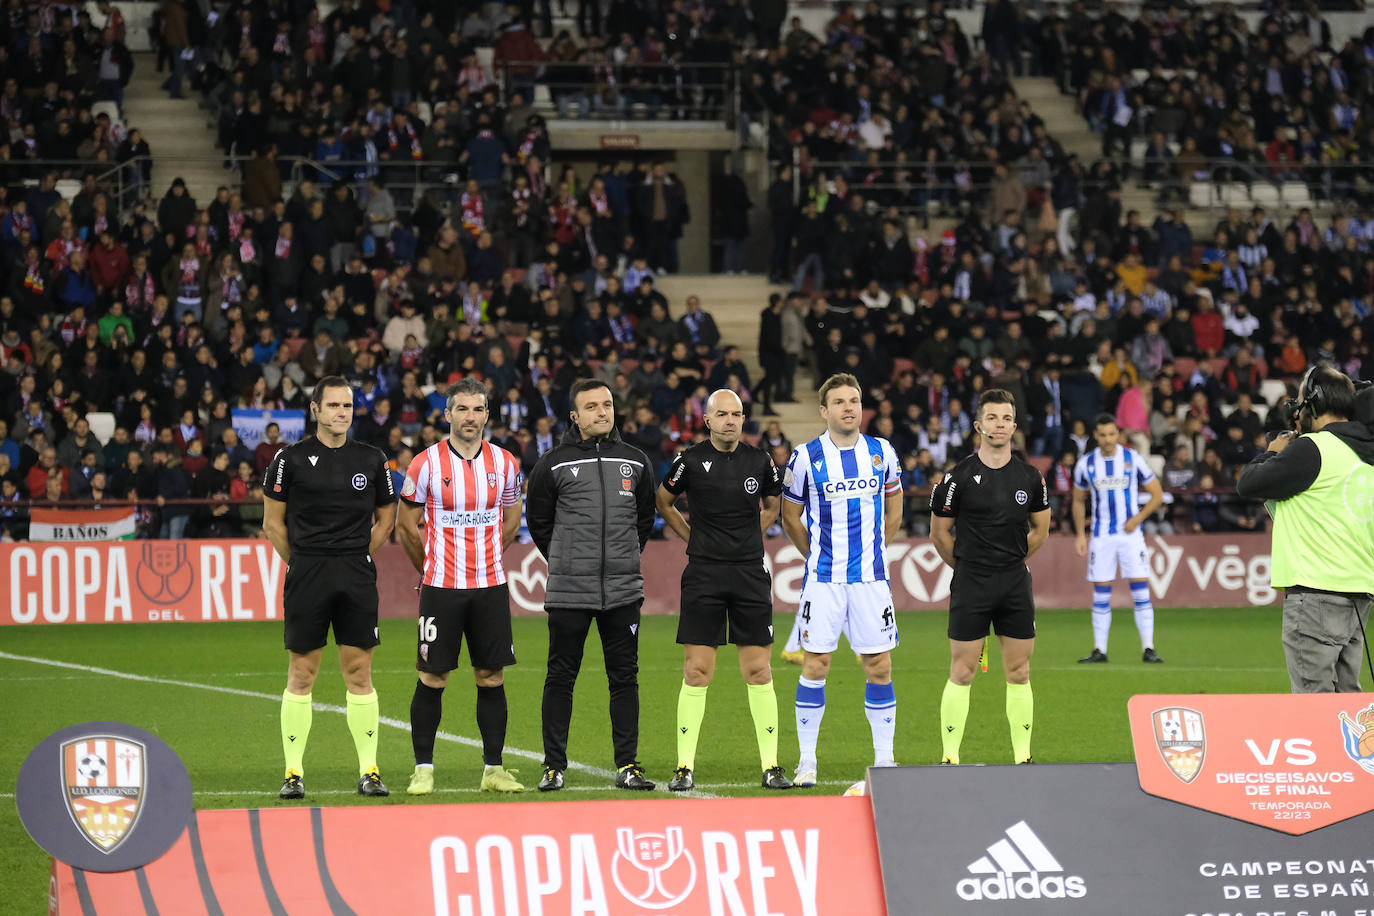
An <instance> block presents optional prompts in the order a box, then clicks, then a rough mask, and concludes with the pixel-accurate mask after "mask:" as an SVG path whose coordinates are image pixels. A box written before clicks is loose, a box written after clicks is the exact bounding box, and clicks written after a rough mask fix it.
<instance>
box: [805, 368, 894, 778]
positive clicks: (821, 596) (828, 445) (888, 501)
mask: <svg viewBox="0 0 1374 916" xmlns="http://www.w3.org/2000/svg"><path fill="white" fill-rule="evenodd" d="M820 397H821V417H822V418H823V419H824V420H825V425H826V432H825V433H824V434H822V435H821V436H819V437H817V438H815V439H812V440H811V441H810V442H807V443H805V444H804V445H802V446H801V447H800V448H798V449H797V450H796V451H794V452H793V453H792V458H791V460H790V461H788V463H787V471H786V473H785V474H784V475H783V493H782V496H783V502H782V527H783V530H784V531H786V532H787V536H788V537H789V538H790V539H791V540H792V543H793V544H794V545H796V548H797V550H798V551H800V552H801V554H802V555H803V556H805V557H806V578H805V579H804V580H803V584H802V594H801V607H800V608H799V609H798V611H797V617H798V625H799V626H800V627H801V648H802V650H803V651H804V652H805V655H804V657H803V659H802V674H801V678H800V679H799V680H798V681H797V703H796V706H797V741H798V744H799V745H800V751H801V753H800V760H799V761H798V764H797V779H796V784H797V785H799V786H812V785H815V784H816V742H817V739H818V738H819V737H820V731H821V717H822V716H824V715H825V678H826V675H827V674H828V673H829V671H830V656H831V653H833V652H834V651H835V650H836V649H837V648H839V644H840V634H841V633H843V634H844V635H845V637H846V638H847V639H848V640H849V645H850V647H851V648H853V650H854V651H855V652H857V653H858V654H859V655H860V657H861V659H862V661H863V666H864V674H865V675H866V677H867V681H868V683H867V685H866V687H865V690H864V709H865V711H866V713H867V715H868V724H869V727H870V729H871V730H872V732H873V762H874V765H875V766H882V765H889V766H891V765H893V753H892V742H893V736H894V735H895V734H896V731H897V699H896V695H895V694H894V693H893V691H892V660H891V657H890V654H889V653H890V652H891V651H892V650H893V649H895V648H896V647H897V620H896V617H895V615H894V614H893V608H892V591H891V589H890V588H889V587H888V581H887V556H886V553H885V551H884V547H885V545H886V543H887V541H889V540H890V539H891V538H892V537H893V536H894V535H895V534H896V532H897V530H898V529H899V528H900V527H901V524H902V487H901V473H902V469H901V464H900V463H899V462H898V460H897V453H896V451H895V450H894V449H893V448H892V445H891V443H889V442H888V441H887V440H886V439H880V438H877V437H875V436H866V435H861V434H860V433H859V425H860V423H861V422H862V417H863V403H862V393H861V391H860V389H859V382H858V380H857V379H855V378H854V377H853V376H852V375H847V374H844V373H840V374H837V375H833V376H831V377H830V378H828V379H826V381H825V384H823V385H822V386H821V390H820Z"/></svg>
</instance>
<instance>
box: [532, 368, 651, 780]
mask: <svg viewBox="0 0 1374 916" xmlns="http://www.w3.org/2000/svg"><path fill="white" fill-rule="evenodd" d="M571 400H572V406H573V410H572V427H571V428H570V429H569V430H568V434H567V435H566V436H564V437H563V441H562V442H561V443H559V444H558V445H557V446H556V447H554V448H552V449H550V450H549V451H548V452H546V453H545V454H544V456H543V457H542V458H540V459H539V463H538V464H536V465H535V467H534V470H533V471H531V472H530V481H529V491H528V496H527V499H526V503H525V517H526V522H527V524H528V525H529V529H530V536H531V537H533V539H534V544H535V546H536V547H538V548H539V552H540V553H542V554H543V555H544V559H545V560H547V561H548V564H549V577H548V582H547V584H546V585H545V595H544V609H545V611H546V612H547V613H548V617H549V665H548V674H547V675H546V677H545V679H544V704H543V723H544V775H543V778H542V779H540V781H539V789H540V791H543V792H549V791H553V790H556V789H561V788H563V771H564V770H565V769H567V766H568V753H567V748H568V725H569V722H570V721H571V719H572V699H573V684H574V683H576V681H577V673H578V671H579V669H581V667H582V647H583V645H584V644H585V643H586V640H587V631H588V630H590V629H591V625H592V621H593V620H595V621H596V626H597V630H598V631H599V632H600V633H601V649H602V653H603V654H604V655H605V658H606V680H607V683H608V685H609V687H610V693H611V740H612V742H613V743H614V745H615V765H616V769H617V773H616V780H615V784H616V786H617V787H618V788H621V789H652V788H653V787H654V784H653V783H652V782H650V781H649V780H648V779H646V778H645V777H644V770H643V769H642V768H641V767H640V765H639V763H638V762H637V761H636V759H635V757H636V753H637V751H638V748H639V609H640V605H642V604H643V603H644V577H643V575H642V574H641V572H640V568H639V554H640V551H642V550H643V549H644V544H645V542H647V541H648V539H649V532H650V531H652V530H653V526H654V479H653V471H652V469H651V467H650V465H649V459H648V458H647V457H646V456H645V454H644V453H643V452H641V451H640V450H639V449H637V448H635V447H634V446H632V445H629V444H627V443H625V442H623V441H621V438H620V435H619V433H617V432H616V430H615V401H614V398H613V397H612V395H611V391H610V389H609V388H607V387H606V384H605V383H604V382H599V381H594V380H591V379H583V380H580V381H578V382H577V383H576V384H574V385H573V386H572V391H571Z"/></svg>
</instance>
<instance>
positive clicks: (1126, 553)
mask: <svg viewBox="0 0 1374 916" xmlns="http://www.w3.org/2000/svg"><path fill="white" fill-rule="evenodd" d="M1093 438H1095V439H1096V440H1097V448H1095V449H1093V450H1092V451H1090V452H1088V453H1087V454H1086V455H1084V456H1083V457H1082V458H1081V459H1080V460H1079V462H1078V465H1077V466H1076V467H1075V468H1074V474H1073V523H1074V527H1075V529H1076V530H1077V531H1078V541H1077V548H1078V555H1079V556H1080V557H1082V556H1086V557H1087V558H1088V581H1090V582H1092V584H1093V650H1092V652H1091V653H1090V654H1089V655H1087V656H1085V657H1083V658H1080V659H1079V661H1080V662H1088V663H1094V662H1105V661H1106V660H1107V633H1108V631H1110V630H1111V626H1112V582H1113V581H1114V580H1115V579H1116V577H1117V566H1118V564H1120V567H1121V577H1122V578H1124V579H1128V580H1130V583H1131V598H1132V600H1133V601H1134V603H1135V626H1136V629H1137V630H1139V631H1140V645H1141V648H1142V649H1143V653H1142V656H1141V658H1142V660H1143V661H1146V662H1160V661H1163V659H1161V658H1160V657H1159V653H1157V652H1155V609H1154V605H1153V604H1151V603H1150V583H1149V581H1148V579H1149V575H1150V558H1149V553H1148V551H1147V550H1146V548H1145V534H1144V532H1142V531H1141V530H1140V523H1141V522H1143V521H1145V519H1147V518H1149V517H1150V516H1151V515H1153V514H1154V513H1155V511H1156V510H1158V509H1159V507H1160V506H1162V505H1163V504H1164V489H1163V487H1161V486H1160V485H1159V480H1158V478H1156V477H1155V474H1154V471H1152V470H1150V465H1149V463H1148V462H1147V461H1146V460H1145V457H1144V456H1143V455H1141V454H1140V453H1139V452H1137V451H1135V450H1134V449H1131V448H1127V447H1126V446H1125V445H1122V444H1121V441H1120V440H1121V430H1120V429H1118V428H1117V425H1116V420H1114V419H1113V418H1112V416H1111V415H1110V414H1102V415H1101V416H1099V417H1098V418H1097V423H1096V424H1095V426H1094V428H1093ZM1142 487H1143V488H1144V489H1145V492H1146V493H1148V494H1149V495H1150V498H1149V501H1148V502H1146V503H1145V505H1144V507H1141V505H1140V489H1141V488H1142ZM1089 494H1091V496H1092V539H1091V542H1090V541H1089V538H1088V530H1087V517H1086V514H1085V512H1084V502H1085V500H1086V498H1087V496H1088V495H1089Z"/></svg>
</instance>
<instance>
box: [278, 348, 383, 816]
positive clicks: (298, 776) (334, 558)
mask: <svg viewBox="0 0 1374 916" xmlns="http://www.w3.org/2000/svg"><path fill="white" fill-rule="evenodd" d="M310 414H311V417H312V418H313V419H314V420H315V423H316V427H315V435H314V436H313V437H311V438H308V439H302V440H301V441H300V442H297V443H296V444H295V445H292V446H290V447H288V448H285V449H282V450H281V451H280V452H278V453H277V457H275V458H273V459H272V463H271V464H269V465H268V466H267V473H266V475H265V476H264V477H263V482H262V490H263V495H264V496H266V497H267V499H266V501H265V503H264V510H263V521H262V528H263V531H264V532H265V533H266V534H267V536H268V538H270V539H271V541H272V546H273V547H275V548H277V553H278V554H280V555H281V558H282V560H283V561H284V562H285V563H286V587H285V596H284V600H283V604H284V605H285V607H284V612H285V613H284V616H285V618H286V639H285V642H286V651H287V655H288V656H289V658H290V666H289V668H288V669H287V676H286V692H285V693H284V694H282V707H281V742H282V750H283V752H284V753H285V755H286V781H285V782H284V783H282V787H281V797H282V798H304V797H305V782H304V776H305V767H304V762H303V761H304V758H305V742H306V739H307V738H308V737H309V735H310V691H311V688H312V687H314V684H315V677H316V675H318V674H319V671H320V654H321V652H322V651H323V650H324V646H325V643H326V642H327V640H328V636H329V628H330V627H331V626H332V627H333V628H334V642H335V644H336V645H338V647H339V666H340V668H342V669H343V676H344V683H345V684H346V685H347V687H348V730H349V731H350V732H352V734H353V744H354V746H355V747H356V748H357V750H358V772H359V774H360V776H359V779H358V793H359V794H360V795H386V794H387V788H386V786H385V785H383V784H382V778H381V774H380V773H379V772H378V770H377V721H378V716H377V691H375V690H374V689H373V688H372V650H373V648H374V647H376V645H377V643H378V642H379V641H380V640H379V639H378V633H377V568H376V567H375V566H374V565H373V563H372V554H373V553H374V552H375V551H376V549H377V548H378V547H379V546H381V545H382V544H383V543H384V542H385V541H386V539H387V538H389V537H390V536H391V529H392V527H393V526H394V525H395V523H396V510H395V503H396V493H395V488H394V487H393V486H392V483H391V471H390V470H389V469H388V468H387V460H386V456H385V455H383V454H382V453H381V451H379V450H378V449H376V448H373V447H372V446H370V445H363V444H362V443H359V442H354V441H352V440H350V439H349V438H348V429H349V427H350V426H352V425H353V389H352V387H351V386H350V385H349V384H348V382H347V381H345V380H344V379H343V378H341V377H339V376H336V375H331V376H326V377H324V378H322V379H320V381H319V382H318V383H317V384H316V385H315V391H314V394H312V395H311V397H310Z"/></svg>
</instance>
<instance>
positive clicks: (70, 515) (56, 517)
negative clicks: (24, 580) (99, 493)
mask: <svg viewBox="0 0 1374 916" xmlns="http://www.w3.org/2000/svg"><path fill="white" fill-rule="evenodd" d="M29 519H30V521H29V538H30V540H34V541H67V542H71V541H129V540H133V537H134V528H135V519H136V514H135V511H134V508H133V507H132V506H130V507H128V508H124V509H34V510H33V511H32V512H30V513H29Z"/></svg>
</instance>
